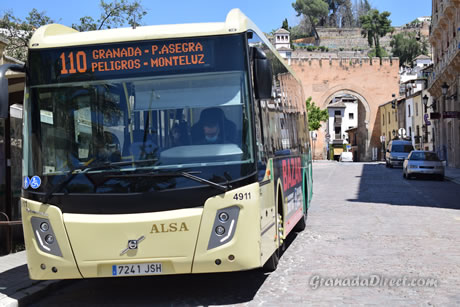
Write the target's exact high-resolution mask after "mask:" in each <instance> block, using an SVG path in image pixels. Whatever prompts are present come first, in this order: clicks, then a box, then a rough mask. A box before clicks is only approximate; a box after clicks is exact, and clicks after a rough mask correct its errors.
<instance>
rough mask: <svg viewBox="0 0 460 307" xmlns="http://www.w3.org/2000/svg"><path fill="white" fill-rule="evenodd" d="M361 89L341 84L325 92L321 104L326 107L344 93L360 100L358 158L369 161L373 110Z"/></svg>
mask: <svg viewBox="0 0 460 307" xmlns="http://www.w3.org/2000/svg"><path fill="white" fill-rule="evenodd" d="M360 91H362V89H357V88H354V89H353V88H352V86H351V85H349V84H339V85H337V86H335V87H334V88H331V89H330V90H328V91H326V92H325V93H324V95H323V96H322V97H321V99H322V100H321V104H320V105H321V107H322V109H325V108H326V107H327V106H328V104H329V103H330V101H331V100H332V99H333V98H334V97H337V96H344V95H351V96H354V97H355V98H356V99H357V100H358V126H357V136H358V140H359V141H358V142H357V155H358V156H357V159H358V161H368V160H371V158H372V157H371V153H370V152H369V148H370V139H371V134H370V133H369V122H370V119H371V118H372V112H371V108H370V105H369V102H368V100H367V99H366V98H364V97H363V96H362V95H361V94H360V93H359V92H360ZM323 130H324V129H323ZM322 132H323V133H325V132H324V131H322Z"/></svg>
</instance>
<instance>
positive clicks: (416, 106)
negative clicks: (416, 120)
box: [415, 103, 418, 116]
mask: <svg viewBox="0 0 460 307" xmlns="http://www.w3.org/2000/svg"><path fill="white" fill-rule="evenodd" d="M415 116H418V103H415Z"/></svg>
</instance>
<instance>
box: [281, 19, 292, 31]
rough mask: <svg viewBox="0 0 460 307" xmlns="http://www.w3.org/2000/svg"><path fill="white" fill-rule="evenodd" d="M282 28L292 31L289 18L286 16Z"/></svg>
mask: <svg viewBox="0 0 460 307" xmlns="http://www.w3.org/2000/svg"><path fill="white" fill-rule="evenodd" d="M281 28H283V29H284V30H286V31H290V29H289V24H288V20H287V18H284V20H283V24H282V25H281Z"/></svg>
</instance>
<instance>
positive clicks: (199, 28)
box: [29, 9, 264, 49]
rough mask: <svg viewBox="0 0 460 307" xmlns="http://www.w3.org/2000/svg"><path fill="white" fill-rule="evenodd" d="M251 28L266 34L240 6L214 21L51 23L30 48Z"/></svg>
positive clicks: (188, 35)
mask: <svg viewBox="0 0 460 307" xmlns="http://www.w3.org/2000/svg"><path fill="white" fill-rule="evenodd" d="M247 30H253V31H254V32H256V33H257V34H258V35H259V37H264V35H263V33H262V32H261V31H260V29H259V28H258V27H257V26H256V25H255V24H254V23H253V22H252V21H251V20H250V19H249V18H248V17H246V15H244V14H243V13H242V12H241V11H240V10H239V9H232V10H231V11H230V12H229V13H228V14H227V18H226V20H225V22H214V23H191V24H173V25H156V26H143V27H136V28H117V29H108V30H98V31H88V32H78V31H77V30H75V29H72V28H69V27H67V26H63V25H60V24H50V25H46V26H43V27H40V28H39V29H38V30H37V31H35V33H34V34H33V36H32V38H31V39H30V42H29V48H31V49H42V48H55V47H68V46H80V45H93V44H104V43H117V42H129V41H140V40H153V39H166V38H176V37H195V36H210V35H225V34H234V33H242V32H245V31H247Z"/></svg>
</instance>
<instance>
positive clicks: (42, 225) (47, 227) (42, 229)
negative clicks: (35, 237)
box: [40, 222, 50, 231]
mask: <svg viewBox="0 0 460 307" xmlns="http://www.w3.org/2000/svg"><path fill="white" fill-rule="evenodd" d="M40 229H41V231H48V230H49V229H50V225H49V224H48V223H47V222H43V223H41V224H40Z"/></svg>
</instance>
